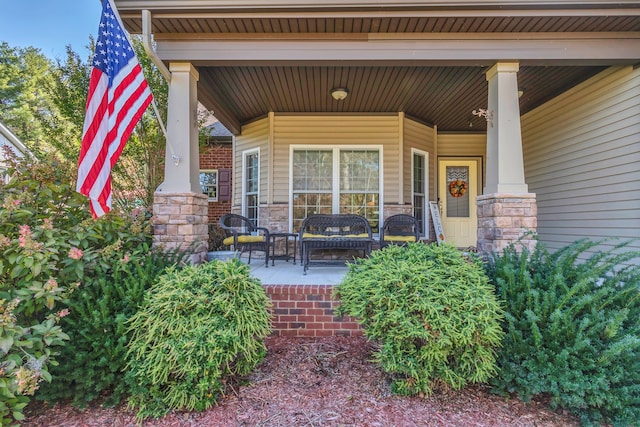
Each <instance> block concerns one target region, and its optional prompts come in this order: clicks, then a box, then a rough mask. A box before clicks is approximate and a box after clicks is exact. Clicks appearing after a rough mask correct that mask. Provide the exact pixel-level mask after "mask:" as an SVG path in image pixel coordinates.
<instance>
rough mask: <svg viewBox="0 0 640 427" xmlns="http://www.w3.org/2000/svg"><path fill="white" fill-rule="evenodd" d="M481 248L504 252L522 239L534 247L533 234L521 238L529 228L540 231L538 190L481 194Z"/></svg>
mask: <svg viewBox="0 0 640 427" xmlns="http://www.w3.org/2000/svg"><path fill="white" fill-rule="evenodd" d="M476 203H477V207H478V251H479V252H480V253H482V254H489V253H499V252H502V250H503V249H504V248H506V247H507V246H508V245H509V244H510V243H514V242H516V241H519V244H520V245H521V246H525V247H527V248H528V249H529V250H532V249H533V248H534V247H535V244H536V241H535V239H534V238H533V236H531V237H525V238H522V239H521V240H519V239H520V238H521V237H522V236H523V235H524V234H525V233H526V232H527V231H532V232H535V231H536V227H537V225H538V217H537V215H538V208H537V205H536V195H535V194H534V193H513V194H511V193H494V194H484V195H482V196H478V198H477V199H476Z"/></svg>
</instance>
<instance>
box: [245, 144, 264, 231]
mask: <svg viewBox="0 0 640 427" xmlns="http://www.w3.org/2000/svg"><path fill="white" fill-rule="evenodd" d="M259 160H260V153H259V152H258V151H255V150H254V151H248V152H245V153H244V155H243V157H242V172H243V178H242V194H243V206H242V209H243V215H244V216H246V217H247V218H249V219H250V220H251V222H252V223H253V225H254V226H256V227H257V226H258V218H259V212H258V207H259V189H260V161H259Z"/></svg>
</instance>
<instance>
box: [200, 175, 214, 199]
mask: <svg viewBox="0 0 640 427" xmlns="http://www.w3.org/2000/svg"><path fill="white" fill-rule="evenodd" d="M200 187H201V188H202V192H203V193H204V194H206V195H207V196H209V201H210V202H217V201H218V171H217V170H215V169H212V170H201V171H200Z"/></svg>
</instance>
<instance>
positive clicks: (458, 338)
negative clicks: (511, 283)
mask: <svg viewBox="0 0 640 427" xmlns="http://www.w3.org/2000/svg"><path fill="white" fill-rule="evenodd" d="M335 296H336V297H337V298H339V299H340V302H341V304H340V306H339V307H338V310H337V312H338V314H348V315H350V316H353V317H355V318H356V319H357V320H358V322H359V323H360V324H361V325H362V327H363V329H364V333H365V335H366V336H367V337H368V338H369V339H371V340H374V341H378V342H379V343H380V346H381V347H380V349H379V351H377V353H376V354H375V359H376V361H377V362H379V363H380V364H381V366H382V368H383V369H384V371H386V372H389V373H392V374H393V377H394V381H393V384H392V390H393V391H394V392H396V393H399V394H405V395H413V394H420V393H424V394H429V393H431V391H432V386H433V385H434V382H435V381H441V382H444V383H446V384H449V385H450V386H452V387H453V388H456V389H459V388H462V387H464V386H465V385H467V384H468V383H470V382H471V383H477V382H484V381H487V379H488V378H489V377H490V376H492V375H493V374H495V373H496V363H495V357H496V356H495V347H497V346H498V345H499V344H500V339H501V338H502V330H501V327H500V321H501V319H502V309H501V308H500V305H499V303H498V300H497V298H496V296H495V295H494V292H493V288H492V287H491V286H490V285H489V284H488V279H487V277H486V275H485V274H484V271H483V268H482V265H481V263H480V261H479V260H478V259H476V258H466V257H464V256H463V254H462V253H461V252H460V251H458V250H457V249H456V248H454V247H452V246H449V245H443V246H436V245H424V244H422V243H412V244H409V245H408V247H406V248H405V247H401V246H396V245H391V246H388V247H386V248H385V249H383V250H380V251H374V252H373V253H372V254H371V256H370V257H369V258H362V259H358V260H356V261H355V262H354V263H353V264H350V265H349V272H348V273H347V275H346V277H345V278H344V280H343V281H342V282H341V283H340V284H339V285H338V286H337V288H336V292H335Z"/></svg>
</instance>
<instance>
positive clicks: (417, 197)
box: [412, 149, 429, 237]
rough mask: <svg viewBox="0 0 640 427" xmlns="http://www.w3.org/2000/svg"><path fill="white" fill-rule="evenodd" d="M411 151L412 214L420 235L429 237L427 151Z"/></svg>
mask: <svg viewBox="0 0 640 427" xmlns="http://www.w3.org/2000/svg"><path fill="white" fill-rule="evenodd" d="M412 152H413V158H412V193H413V216H414V217H415V218H416V219H417V220H418V224H419V226H420V235H421V236H426V237H429V236H428V231H429V230H428V224H429V222H428V219H427V196H428V190H427V153H425V152H423V151H419V150H416V149H413V150H412Z"/></svg>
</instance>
